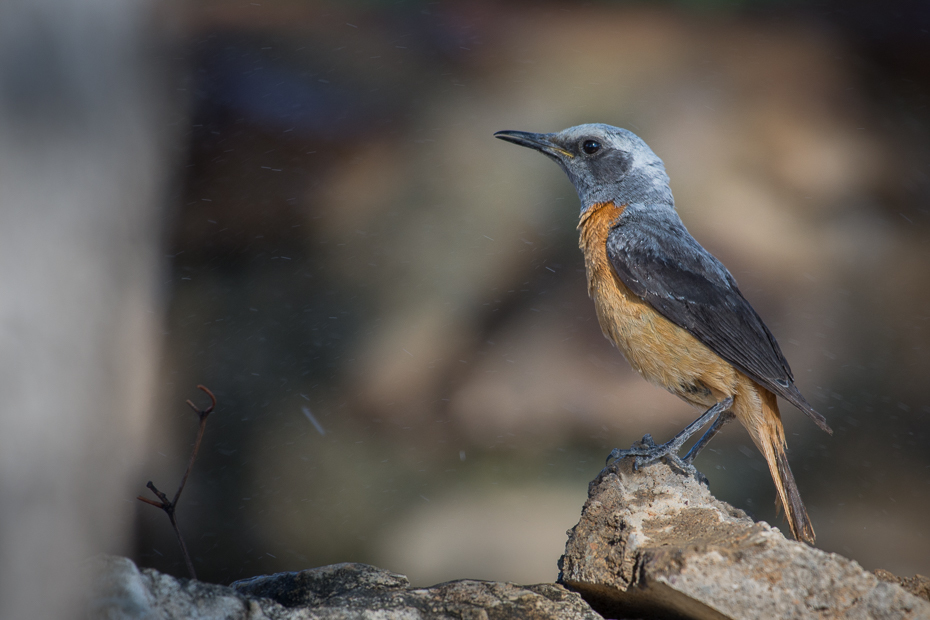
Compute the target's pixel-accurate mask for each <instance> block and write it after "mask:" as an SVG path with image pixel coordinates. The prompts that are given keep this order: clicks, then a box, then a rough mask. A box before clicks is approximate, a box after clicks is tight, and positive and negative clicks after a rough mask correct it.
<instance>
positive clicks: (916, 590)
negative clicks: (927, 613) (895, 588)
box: [872, 568, 930, 601]
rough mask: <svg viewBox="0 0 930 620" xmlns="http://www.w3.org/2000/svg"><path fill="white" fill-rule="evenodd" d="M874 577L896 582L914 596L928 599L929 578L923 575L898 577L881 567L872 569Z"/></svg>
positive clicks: (929, 590)
mask: <svg viewBox="0 0 930 620" xmlns="http://www.w3.org/2000/svg"><path fill="white" fill-rule="evenodd" d="M872 572H873V573H874V574H875V576H876V577H878V578H879V579H881V580H882V581H888V582H890V583H896V584H898V585H899V586H901V587H902V588H904V589H905V590H907V591H908V592H910V593H911V594H913V595H914V596H919V597H920V598H922V599H926V600H928V601H930V578H927V577H924V576H923V575H914V576H913V577H908V578H905V577H898V576H897V575H895V574H892V573H890V572H888V571H886V570H884V569H882V568H879V569H876V570H874V571H872Z"/></svg>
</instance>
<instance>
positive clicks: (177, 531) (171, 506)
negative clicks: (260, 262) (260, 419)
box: [136, 385, 216, 579]
mask: <svg viewBox="0 0 930 620" xmlns="http://www.w3.org/2000/svg"><path fill="white" fill-rule="evenodd" d="M197 388H198V389H200V390H202V391H204V392H206V394H207V396H209V397H210V406H209V407H207V408H206V409H198V408H197V406H196V405H194V403H193V402H191V401H190V400H188V401H187V404H188V405H190V408H191V409H193V410H194V412H195V413H196V414H197V417H198V418H200V425H199V426H198V428H197V437H196V439H194V449H193V450H192V451H191V458H190V460H189V461H188V462H187V471H185V472H184V477H183V478H181V484H180V486H178V492H177V493H175V494H174V499H173V500H171V501H168V496H167V495H165V494H164V493H162V492H161V491H159V490H158V489H157V488H155V485H154V484H153V483H152V481H151V480H150V481H149V483H148V484H147V485H145V486H146V487H147V488H148V489H150V490H151V491H152V493H154V494H155V496H156V497H157V498H158V499H159V500H160V501H157V502H156V501H154V500H151V499H148V498H147V497H142V496H141V495H140V496H138V497H137V498H136V499H138V500H139V501H141V502H145V503H146V504H150V505H152V506H155V507H156V508H161V509H162V510H164V511H165V514H167V515H168V520H169V521H170V522H171V527H172V528H173V529H174V535H175V536H177V539H178V544H179V545H180V546H181V553H182V554H184V562H185V563H186V564H187V572H188V573H190V576H191V579H197V573H196V572H195V571H194V563H193V562H191V556H190V554H189V553H188V552H187V545H185V544H184V537H182V536H181V528H179V527H178V521H177V519H176V518H175V516H174V511H175V508H177V505H178V500H179V499H180V498H181V491H183V490H184V485H185V484H187V477H188V476H190V473H191V469H192V468H193V467H194V461H195V460H197V452H198V451H199V450H200V442H201V441H202V440H203V432H204V430H205V429H206V427H207V416H209V415H210V414H211V413H212V412H213V410H214V409H215V408H216V396H214V395H213V392H211V391H210V390H208V389H207V388H206V387H204V386H202V385H198V386H197Z"/></svg>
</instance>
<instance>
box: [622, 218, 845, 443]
mask: <svg viewBox="0 0 930 620" xmlns="http://www.w3.org/2000/svg"><path fill="white" fill-rule="evenodd" d="M625 215H626V214H625ZM675 220H677V216H676V217H675V218H674V219H669V220H667V221H654V222H649V221H644V220H643V219H642V218H636V219H633V218H630V219H627V218H625V217H621V218H620V221H619V222H618V223H617V224H615V225H614V227H613V228H612V229H611V231H610V233H609V234H608V236H607V256H608V258H609V259H610V262H611V264H612V265H613V268H614V270H615V271H616V273H617V275H618V276H619V277H620V280H621V281H622V282H623V283H624V284H626V286H627V287H628V288H629V289H630V290H631V291H633V293H634V294H636V295H637V296H639V297H640V298H642V299H644V300H645V301H646V302H648V303H649V304H650V305H651V306H652V307H653V308H655V309H656V310H657V311H658V312H659V313H660V314H662V316H664V317H665V318H667V319H668V320H670V321H672V322H673V323H675V324H676V325H678V326H680V327H682V328H684V329H686V330H687V331H688V332H690V333H691V334H692V335H693V336H694V337H695V338H697V339H698V340H700V341H701V342H702V343H704V344H705V345H707V346H708V347H710V349H711V350H713V351H714V352H715V353H717V355H719V356H720V357H722V358H723V359H725V360H726V361H728V362H730V363H731V364H733V365H734V366H735V367H736V368H737V369H739V370H740V371H742V372H743V373H745V374H746V375H748V376H749V377H750V378H752V379H753V380H754V381H756V382H757V383H759V384H761V385H763V386H765V387H766V388H768V389H769V390H771V391H773V392H775V393H776V394H778V395H780V396H782V397H783V398H785V399H786V400H788V401H789V402H791V403H792V404H793V405H795V406H796V407H798V408H799V409H800V410H801V411H803V412H804V413H806V414H807V415H808V416H809V417H810V418H811V419H812V420H813V421H814V423H815V424H817V426H819V427H820V428H822V429H823V430H825V431H827V432H830V433H832V431H831V430H830V427H829V426H828V425H827V422H826V420H825V419H824V417H823V416H822V415H820V414H819V413H817V412H816V411H815V410H814V408H813V407H812V406H811V405H810V404H809V403H808V402H807V400H805V399H804V397H803V396H802V395H801V393H800V392H799V391H798V389H797V387H795V385H794V377H793V375H792V374H791V368H790V367H789V366H788V362H787V360H785V356H784V355H782V352H781V349H780V348H779V346H778V343H777V342H776V341H775V337H774V336H772V333H771V332H770V331H769V330H768V328H767V327H766V326H765V323H763V322H762V319H761V318H759V315H758V314H757V313H756V311H755V310H754V309H753V308H752V306H750V305H749V302H748V301H746V299H745V298H744V297H743V295H742V293H740V291H739V288H738V287H737V285H736V281H735V280H734V279H733V276H731V275H730V272H729V271H727V270H726V268H725V267H724V266H723V265H722V264H721V263H720V261H718V260H717V259H716V258H714V257H713V256H712V255H711V254H710V253H709V252H707V251H706V250H705V249H704V248H702V247H701V246H700V244H698V242H697V241H695V240H694V238H693V237H692V236H691V235H690V234H689V233H688V231H687V230H685V228H684V226H683V225H682V224H681V223H680V221H675Z"/></svg>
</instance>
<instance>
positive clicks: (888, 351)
mask: <svg viewBox="0 0 930 620" xmlns="http://www.w3.org/2000/svg"><path fill="white" fill-rule="evenodd" d="M183 9H184V11H183V19H182V32H183V34H182V37H181V43H180V45H179V50H180V52H179V54H178V61H177V62H178V67H179V73H178V75H179V77H178V79H177V84H176V86H175V88H177V89H178V90H179V92H183V93H184V98H185V103H186V108H185V109H186V111H187V119H186V120H185V121H184V129H183V133H184V140H185V145H184V146H185V148H184V149H183V155H179V157H178V159H177V160H176V161H175V162H174V163H175V165H176V168H177V170H178V172H179V174H180V175H181V177H180V179H179V181H178V182H177V186H176V190H175V193H174V194H173V197H172V200H171V210H170V213H171V217H172V220H171V225H170V232H169V233H168V242H167V243H168V249H167V251H166V254H167V255H168V257H169V265H168V266H169V270H170V275H169V276H168V278H167V280H166V282H167V286H168V288H169V299H170V302H169V304H168V310H167V321H166V328H165V335H164V357H163V360H162V366H161V374H160V378H159V386H158V401H157V402H158V410H157V412H156V413H155V417H154V430H153V433H152V434H151V435H150V441H149V445H148V452H147V453H146V455H147V456H146V458H147V464H146V466H145V468H144V471H145V476H146V477H150V478H152V479H153V480H155V481H156V483H157V484H159V485H160V486H162V487H165V488H169V487H171V488H173V485H174V484H175V483H176V480H177V479H178V478H179V476H180V473H181V472H182V471H183V467H184V465H185V463H186V456H187V453H188V449H189V445H190V438H192V437H193V433H194V428H195V426H196V419H195V417H194V416H193V415H192V414H191V413H190V412H189V411H188V410H187V408H186V407H185V406H184V405H183V401H184V399H186V398H194V399H195V400H196V399H197V398H198V393H197V392H196V391H195V389H194V386H195V385H196V384H198V383H203V384H205V385H207V386H208V387H210V388H211V389H212V390H213V391H214V392H215V393H216V395H217V397H218V399H219V406H218V409H217V412H216V414H214V416H213V417H212V418H211V419H210V422H209V425H208V428H207V434H206V440H205V443H204V447H203V450H202V453H201V457H200V460H199V462H198V463H197V465H196V466H195V469H194V475H193V477H192V479H191V483H190V486H189V488H188V491H186V497H185V498H184V499H183V501H182V506H181V508H180V510H179V518H180V520H181V524H182V526H183V528H184V531H185V533H186V535H187V536H188V538H189V546H190V547H191V549H192V550H193V553H194V554H195V555H196V559H195V563H196V564H197V566H198V568H199V570H200V571H201V572H202V577H203V578H205V579H208V580H213V581H219V582H228V581H230V580H233V579H236V578H241V577H246V576H249V575H254V574H258V573H267V572H272V571H281V570H297V569H301V568H306V567H310V566H315V565H320V564H326V563H332V562H340V561H350V560H351V561H360V562H369V563H374V564H377V565H379V566H383V567H385V568H388V569H391V570H394V571H397V572H401V573H404V574H407V575H409V576H410V577H411V579H412V580H413V581H414V583H417V584H430V583H436V582H439V581H442V580H446V579H453V578H463V577H472V578H483V579H505V580H512V581H517V582H534V581H550V580H553V579H554V578H555V577H556V575H557V568H556V560H557V559H558V557H559V555H560V554H561V552H562V549H563V545H564V540H565V530H567V529H568V528H570V527H572V526H573V525H574V524H575V522H576V521H577V518H578V515H579V513H580V508H581V505H582V503H583V501H584V499H585V495H586V485H587V482H588V481H589V480H591V479H592V478H593V477H594V476H595V475H596V474H597V472H598V471H599V470H600V468H601V467H602V465H603V463H604V458H605V457H606V455H607V453H608V452H609V451H610V449H611V448H614V447H617V446H620V447H627V446H628V445H629V444H630V443H631V442H632V441H634V440H636V439H637V438H639V437H641V436H642V435H643V434H644V433H647V432H649V433H652V434H653V435H654V436H655V437H656V438H657V439H661V440H663V441H664V440H665V439H667V438H669V437H670V436H672V435H673V434H674V433H675V432H677V431H678V430H679V429H680V428H682V427H683V426H684V425H685V424H686V423H687V422H689V421H690V420H692V419H693V418H694V417H695V416H696V412H694V411H692V410H691V409H690V408H689V407H687V406H686V405H684V404H683V403H681V402H679V401H678V400H677V399H675V398H673V397H671V396H669V395H667V394H665V393H664V392H663V391H661V390H659V389H657V388H655V387H653V386H651V385H649V384H647V383H646V382H644V381H642V380H641V379H640V378H639V377H638V376H635V375H634V373H633V372H632V371H631V370H630V369H629V367H628V366H627V364H626V362H625V361H624V359H623V358H622V357H621V355H620V354H619V353H618V352H617V351H616V350H614V349H613V348H612V346H611V345H610V344H609V343H608V342H607V341H606V340H605V339H604V338H603V337H602V335H601V333H600V329H599V327H598V325H597V320H596V317H595V314H594V308H593V305H592V303H591V302H590V300H589V299H588V298H587V294H586V291H585V276H584V272H583V262H582V257H581V253H580V251H579V250H578V248H577V232H576V230H575V226H576V224H577V215H578V202H577V198H576V196H575V194H574V191H573V189H572V187H571V185H570V184H569V182H568V181H567V179H566V178H565V177H564V175H563V173H562V172H561V171H560V170H559V169H558V168H557V167H556V166H555V165H553V163H552V162H550V161H548V160H547V159H546V158H543V157H540V156H539V155H538V154H535V153H533V152H530V151H527V150H525V149H519V148H516V147H514V146H512V145H508V144H504V143H502V142H499V141H497V140H495V139H493V138H492V134H493V132H494V131H496V130H500V129H521V130H528V131H556V130H559V129H562V128H565V127H568V126H570V125H574V124H578V123H582V122H605V123H610V124H614V125H619V126H623V127H627V128H629V129H631V130H633V131H634V132H636V133H638V134H639V135H640V136H641V137H643V138H644V139H645V140H646V142H647V143H648V144H650V146H652V148H653V149H654V150H655V151H656V153H657V154H658V155H659V156H660V157H662V158H663V159H664V161H665V163H666V166H667V169H668V172H669V174H670V176H671V179H672V188H673V191H674V192H675V196H676V201H677V205H678V208H679V211H680V213H681V216H682V218H683V220H684V222H685V224H686V225H687V226H688V227H689V230H690V231H691V232H692V234H694V235H695V237H697V239H698V240H700V241H701V242H702V243H703V244H704V245H705V246H706V247H707V248H708V249H709V250H711V251H712V252H713V253H714V254H715V255H716V256H718V257H719V258H720V259H721V260H722V261H723V262H724V263H725V264H726V265H728V267H729V268H730V270H731V271H732V272H733V274H734V275H735V277H736V278H737V280H738V281H739V282H740V285H741V288H742V290H743V292H744V294H745V295H746V296H747V297H748V298H749V300H750V301H751V302H752V303H753V304H754V306H755V307H756V308H757V310H758V311H759V312H760V313H761V315H762V316H763V317H764V318H765V320H766V321H767V323H768V325H769V326H770V327H771V329H772V331H773V332H774V333H775V335H776V337H777V338H778V339H779V341H780V343H781V345H782V348H783V349H784V351H785V354H786V356H787V358H788V359H789V361H790V362H791V364H792V367H793V369H794V371H795V374H796V376H797V381H798V384H799V386H800V388H801V390H802V391H803V392H804V393H805V394H806V395H807V398H808V399H809V400H810V401H811V402H812V403H813V404H814V405H815V407H817V408H818V409H819V410H820V411H822V412H823V413H824V414H825V415H826V416H827V418H828V420H829V422H830V424H831V425H832V426H833V428H834V429H835V434H834V435H833V436H832V437H830V436H827V435H826V434H823V433H822V432H820V431H819V430H818V429H817V428H815V427H814V426H813V425H812V424H810V423H809V421H808V420H807V419H806V418H805V417H804V416H802V415H801V414H800V413H799V412H798V411H796V410H795V409H793V408H792V407H791V406H790V405H788V404H787V403H782V410H783V414H784V418H785V422H786V426H787V430H788V435H789V447H790V458H791V462H792V466H793V468H794V471H795V473H796V475H797V478H798V483H799V485H800V488H801V491H802V494H803V497H804V498H805V501H806V502H807V505H808V508H809V510H810V514H811V517H812V519H813V522H814V525H815V528H816V530H817V533H818V544H819V546H821V547H822V548H823V549H825V550H829V551H836V552H839V553H842V554H844V555H847V556H849V557H852V558H854V559H856V560H858V561H859V562H860V563H862V565H863V566H865V567H866V568H869V569H872V568H878V567H882V568H886V569H889V570H891V571H893V572H896V573H899V574H902V575H911V574H913V573H915V572H922V573H924V574H930V526H928V521H927V518H926V515H927V514H928V512H930V450H928V446H930V434H928V433H930V396H928V395H927V393H926V384H927V380H928V378H930V349H928V346H930V333H928V320H930V277H928V275H930V272H928V267H930V243H928V242H930V211H928V206H930V182H928V177H927V174H928V165H930V152H928V151H930V147H928V145H930V141H928V137H930V136H928V127H930V126H928V120H930V109H928V107H927V104H928V101H930V100H928V94H930V91H928V89H930V54H928V52H930V33H928V30H927V29H928V28H930V5H926V4H925V3H918V2H892V3H889V4H883V5H881V6H879V5H878V4H876V3H848V2H821V3H818V4H816V5H815V6H813V7H811V6H808V3H790V2H789V3H784V2H774V1H773V2H733V3H724V2H658V3H637V2H606V1H605V2H589V3H584V4H580V3H575V2H545V3H539V2H535V3H531V2H524V3H503V2H474V1H469V2H413V1H410V2H386V1H385V2H375V1H370V2H362V1H358V2H339V3H324V2H296V1H287V0H260V1H259V2H244V1H243V2H229V1H209V0H201V1H197V2H191V3H189V4H187V5H186V6H184V7H183ZM711 448H712V449H711V450H709V451H707V452H706V453H705V454H704V455H703V456H702V457H701V458H700V459H699V460H698V463H697V465H698V467H699V468H700V469H701V470H702V471H703V472H705V473H706V474H707V475H708V477H709V478H710V483H711V489H712V491H713V492H714V493H715V494H716V495H717V496H718V497H720V498H722V499H724V500H726V501H728V502H731V503H732V504H734V505H735V506H738V507H740V508H742V509H744V510H746V511H748V512H749V513H750V514H752V515H753V516H754V517H756V518H759V519H765V520H767V521H769V522H771V523H772V524H773V525H776V526H778V527H780V528H782V529H783V530H784V531H787V524H785V523H784V522H783V520H782V518H781V516H780V515H779V514H777V511H776V508H775V504H774V502H775V492H774V487H773V485H772V483H771V481H770V479H769V474H768V471H767V469H766V467H765V464H764V461H763V459H762V457H761V456H760V455H759V453H758V452H757V451H756V449H755V447H754V446H753V445H752V442H751V441H750V439H749V437H748V435H747V434H746V433H745V431H743V430H742V429H741V428H739V427H738V426H737V425H734V426H731V427H728V428H727V429H726V431H725V432H724V433H723V434H722V435H721V436H720V437H719V439H717V440H715V442H714V444H712V446H711ZM143 483H144V480H143V479H142V478H140V483H139V488H140V489H142V485H143ZM136 512H137V521H136V523H137V526H136V527H137V529H136V539H135V540H136V546H135V559H136V560H137V561H138V562H140V563H141V564H143V565H145V566H153V567H156V568H159V569H161V570H165V571H168V572H173V573H176V574H183V569H182V564H181V561H180V558H179V554H178V551H177V549H176V545H175V542H174V540H173V538H172V534H171V532H170V530H169V528H168V524H167V521H166V519H165V518H164V515H162V514H160V513H159V511H157V510H154V509H151V508H149V507H147V506H144V505H138V506H137V508H136Z"/></svg>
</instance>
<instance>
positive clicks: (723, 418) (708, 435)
mask: <svg viewBox="0 0 930 620" xmlns="http://www.w3.org/2000/svg"><path fill="white" fill-rule="evenodd" d="M734 417H736V416H735V415H734V414H733V412H732V411H730V410H727V411H724V412H722V413H721V414H720V415H718V416H717V419H716V420H714V423H713V424H711V425H710V428H708V429H707V431H706V432H705V433H704V434H703V435H701V438H700V439H698V440H697V442H696V443H695V444H694V445H693V446H691V449H690V450H688V454H686V455H685V458H683V459H681V460H682V461H684V462H685V463H687V464H688V465H690V464H691V463H693V462H694V459H695V458H697V455H698V453H700V451H701V450H703V449H704V446H706V445H707V444H708V443H710V440H711V439H713V438H714V435H716V434H717V433H719V432H720V429H721V428H723V425H724V424H726V423H727V422H729V421H730V420H732V419H733V418H734Z"/></svg>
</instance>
